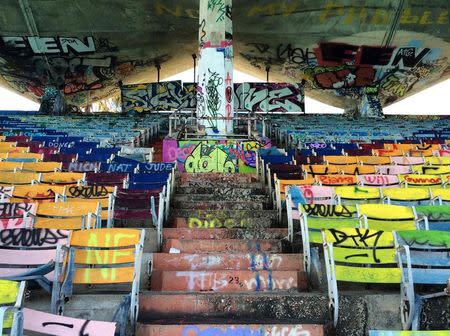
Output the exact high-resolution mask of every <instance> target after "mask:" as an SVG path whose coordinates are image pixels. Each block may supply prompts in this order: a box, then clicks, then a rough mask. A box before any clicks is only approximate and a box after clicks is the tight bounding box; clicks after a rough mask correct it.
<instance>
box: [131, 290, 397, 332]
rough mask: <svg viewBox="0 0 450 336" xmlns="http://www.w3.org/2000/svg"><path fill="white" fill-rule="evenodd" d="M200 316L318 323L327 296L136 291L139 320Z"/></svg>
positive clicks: (325, 310)
mask: <svg viewBox="0 0 450 336" xmlns="http://www.w3.org/2000/svg"><path fill="white" fill-rule="evenodd" d="M397 296H398V294H397ZM200 316H201V318H202V319H208V321H209V319H214V318H222V319H229V320H237V321H240V320H245V319H249V320H253V321H255V320H266V321H270V320H273V319H276V320H283V319H293V320H294V319H295V320H297V321H301V322H302V323H319V324H322V323H324V322H325V321H327V320H328V296H327V294H326V293H320V294H319V293H301V292H296V291H294V292H259V293H241V292H235V293H233V292H231V293H226V294H224V293H188V294H186V293H184V294H180V293H164V292H142V293H141V294H140V295H139V321H141V322H147V323H151V322H152V321H157V320H169V321H170V320H171V319H184V320H189V321H191V320H195V319H196V318H199V317H200ZM353 316H354V315H353Z"/></svg>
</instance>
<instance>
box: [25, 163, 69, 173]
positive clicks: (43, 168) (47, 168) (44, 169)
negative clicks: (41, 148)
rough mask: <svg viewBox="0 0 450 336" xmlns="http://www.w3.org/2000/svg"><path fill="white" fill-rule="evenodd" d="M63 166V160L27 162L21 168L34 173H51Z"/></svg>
mask: <svg viewBox="0 0 450 336" xmlns="http://www.w3.org/2000/svg"><path fill="white" fill-rule="evenodd" d="M61 168H62V163H61V162H49V161H48V162H25V163H24V164H23V166H22V168H21V170H22V171H24V172H34V173H51V172H55V171H61Z"/></svg>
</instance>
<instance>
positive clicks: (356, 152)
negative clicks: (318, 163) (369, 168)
mask: <svg viewBox="0 0 450 336" xmlns="http://www.w3.org/2000/svg"><path fill="white" fill-rule="evenodd" d="M344 153H346V154H347V155H348V156H371V155H372V149H371V148H366V149H344Z"/></svg>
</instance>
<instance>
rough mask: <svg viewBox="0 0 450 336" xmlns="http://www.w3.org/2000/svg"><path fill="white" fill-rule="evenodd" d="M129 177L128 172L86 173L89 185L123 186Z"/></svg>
mask: <svg viewBox="0 0 450 336" xmlns="http://www.w3.org/2000/svg"><path fill="white" fill-rule="evenodd" d="M127 178H128V174H127V173H92V172H88V173H86V183H87V184H88V185H104V186H122V185H123V183H124V182H125V181H126V180H127Z"/></svg>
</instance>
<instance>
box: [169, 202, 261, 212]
mask: <svg viewBox="0 0 450 336" xmlns="http://www.w3.org/2000/svg"><path fill="white" fill-rule="evenodd" d="M172 206H173V208H174V209H194V210H265V209H266V210H269V209H270V204H269V203H260V202H252V201H248V202H242V201H241V202H233V201H214V200H211V201H206V202H205V201H201V202H200V201H199V202H196V201H191V202H180V201H173V203H172Z"/></svg>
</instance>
